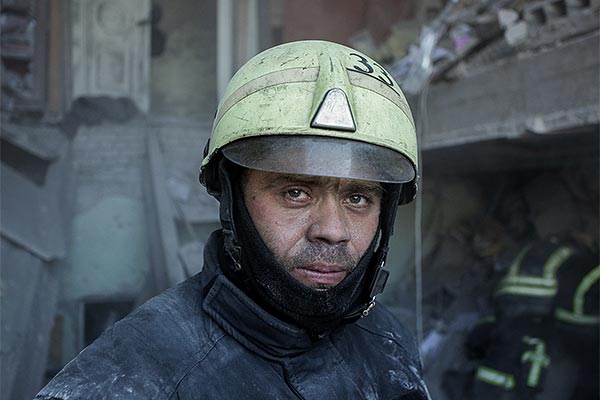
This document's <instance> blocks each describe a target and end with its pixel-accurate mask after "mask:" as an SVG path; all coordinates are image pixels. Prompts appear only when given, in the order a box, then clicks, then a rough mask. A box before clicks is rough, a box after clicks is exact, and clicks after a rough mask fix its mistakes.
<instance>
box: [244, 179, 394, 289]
mask: <svg viewBox="0 0 600 400" xmlns="http://www.w3.org/2000/svg"><path fill="white" fill-rule="evenodd" d="M243 188H244V200H245V202H246V207H247V208H248V211H249V213H250V217H251V218H252V221H253V223H254V225H255V226H256V228H257V230H258V232H259V234H260V236H261V238H262V239H263V241H264V242H265V243H266V245H267V247H268V248H269V250H270V251H271V252H272V253H273V255H274V256H275V259H276V260H277V262H278V263H279V264H280V265H282V266H283V267H284V268H285V269H286V271H288V272H289V273H290V274H291V275H292V276H293V277H294V278H296V279H297V280H298V281H300V282H301V283H303V284H304V285H306V286H309V287H312V288H315V289H326V288H329V287H332V286H335V285H337V284H338V283H340V282H341V281H342V280H343V279H344V277H346V275H348V273H349V272H350V271H352V270H353V269H354V268H355V267H356V265H357V264H358V261H359V260H360V258H361V257H362V256H363V254H364V253H365V251H366V250H367V249H368V247H369V245H370V244H371V241H372V240H373V238H374V236H375V234H376V232H377V226H378V222H379V212H380V207H381V197H382V193H383V189H382V187H381V185H380V184H378V183H376V182H369V181H361V180H353V179H341V178H329V177H316V176H306V175H289V174H278V173H272V172H264V171H257V170H247V171H246V173H245V175H244V179H243Z"/></svg>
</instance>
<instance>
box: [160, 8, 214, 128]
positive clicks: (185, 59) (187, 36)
mask: <svg viewBox="0 0 600 400" xmlns="http://www.w3.org/2000/svg"><path fill="white" fill-rule="evenodd" d="M156 7H157V8H158V9H160V10H161V14H162V17H161V18H160V19H159V20H158V21H157V23H156V24H155V25H156V26H155V28H156V29H158V30H159V31H161V32H162V33H163V34H164V38H165V47H164V51H163V52H162V53H161V54H159V55H156V56H154V57H153V58H152V61H151V79H150V81H151V83H150V86H151V113H152V114H155V115H168V116H171V117H185V118H192V119H211V118H212V116H213V115H214V112H215V109H216V106H217V88H216V76H217V75H216V69H217V65H216V54H217V53H216V45H215V43H216V42H217V37H216V32H217V30H216V24H217V22H216V21H217V18H216V15H217V10H216V1H214V0H210V1H201V2H197V1H193V0H175V1H174V0H158V1H155V8H156Z"/></svg>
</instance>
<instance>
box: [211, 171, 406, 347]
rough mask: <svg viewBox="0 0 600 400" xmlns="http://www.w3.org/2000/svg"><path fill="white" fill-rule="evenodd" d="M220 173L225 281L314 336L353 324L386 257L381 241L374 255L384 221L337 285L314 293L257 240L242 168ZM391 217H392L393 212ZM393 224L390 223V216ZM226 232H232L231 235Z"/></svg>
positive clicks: (383, 203)
mask: <svg viewBox="0 0 600 400" xmlns="http://www.w3.org/2000/svg"><path fill="white" fill-rule="evenodd" d="M221 171H222V174H221V175H222V176H221V187H222V189H224V190H223V196H222V198H221V220H222V223H223V225H224V233H225V235H226V236H228V235H229V238H227V237H226V238H225V249H224V250H225V253H226V254H227V255H228V256H229V259H230V260H233V262H230V263H228V265H226V266H223V267H224V268H223V271H224V273H225V275H226V276H227V277H228V278H229V279H230V280H231V281H232V282H233V283H234V284H235V285H236V286H238V287H239V288H240V289H242V290H243V291H244V292H246V294H248V295H249V296H250V297H251V298H252V299H253V300H254V301H256V302H257V303H258V304H259V305H260V306H261V307H263V308H264V309H266V310H267V311H268V312H270V313H271V314H273V315H274V316H276V317H278V318H280V319H282V320H284V321H286V322H291V323H293V324H295V325H297V326H299V327H302V328H304V329H306V330H307V331H308V332H309V333H311V334H312V335H319V334H321V333H324V332H326V331H328V330H331V329H333V328H334V327H336V326H338V325H340V324H341V323H342V321H344V320H348V321H352V320H355V319H356V318H357V315H353V317H352V318H350V317H349V314H350V313H352V311H353V310H356V309H359V310H360V311H363V310H364V309H365V308H366V304H367V303H368V301H369V300H370V298H369V296H370V292H371V287H370V285H371V281H373V280H374V279H373V274H372V273H370V272H373V271H374V270H375V269H376V268H374V267H373V264H374V263H376V264H379V263H380V262H381V259H383V258H384V257H385V253H387V240H385V241H384V242H385V245H384V247H385V248H384V249H381V248H380V251H377V252H375V248H376V247H377V245H378V244H380V246H379V247H381V243H379V242H381V240H379V238H380V237H382V229H381V226H382V221H385V220H386V218H384V217H382V216H380V223H379V227H378V229H377V233H376V234H375V237H374V238H373V240H372V242H371V244H370V246H369V248H368V249H367V250H366V252H365V254H364V255H363V256H362V258H361V259H360V261H359V262H358V264H357V266H356V267H355V268H354V269H353V270H352V271H351V272H350V273H349V274H348V275H347V276H346V277H345V278H344V279H343V280H342V281H341V282H340V283H339V284H337V285H335V286H334V287H331V288H328V289H326V290H316V289H312V288H310V287H308V286H306V285H304V284H302V283H301V282H299V281H297V280H296V279H295V278H294V277H293V276H292V275H291V274H289V273H288V272H287V271H286V270H285V268H284V267H283V266H282V265H280V264H279V263H278V262H277V261H276V260H275V257H274V256H273V254H272V253H271V251H270V250H269V248H268V247H267V245H266V244H265V242H264V241H263V240H262V238H261V237H260V234H259V233H258V231H257V229H256V227H255V225H254V223H253V222H252V219H251V217H250V214H249V212H248V209H247V208H246V204H245V202H244V196H243V192H242V188H241V182H240V181H241V170H240V168H239V167H237V166H235V165H232V164H231V163H228V162H226V161H225V162H224V163H223V164H222V165H221ZM393 192H395V191H393ZM384 197H385V195H384ZM396 201H397V200H396ZM227 203H229V205H228V204H227ZM396 204H397V203H396ZM384 205H385V202H384V201H382V211H381V212H382V215H386V216H387V217H388V218H389V215H388V214H389V213H385V212H384V208H383V207H384ZM392 213H393V214H395V210H394V211H393V212H392ZM391 218H392V223H393V216H392V217H391ZM234 221H235V223H234ZM226 227H231V230H229V229H227V228H226ZM388 237H389V235H388ZM228 240H229V241H230V243H229V244H228ZM383 284H385V282H384V283H383ZM383 284H382V285H383ZM381 290H382V288H381ZM354 314H356V313H354ZM358 315H360V312H359V313H358Z"/></svg>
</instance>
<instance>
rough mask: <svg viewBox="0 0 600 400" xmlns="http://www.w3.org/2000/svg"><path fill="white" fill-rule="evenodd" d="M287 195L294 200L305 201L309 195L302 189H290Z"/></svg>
mask: <svg viewBox="0 0 600 400" xmlns="http://www.w3.org/2000/svg"><path fill="white" fill-rule="evenodd" d="M286 194H287V195H288V196H289V197H290V198H292V199H294V200H304V199H306V198H307V197H308V194H306V192H305V191H304V190H302V189H288V190H287V192H286Z"/></svg>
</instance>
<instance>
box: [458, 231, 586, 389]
mask: <svg viewBox="0 0 600 400" xmlns="http://www.w3.org/2000/svg"><path fill="white" fill-rule="evenodd" d="M580 253H581V250H580V249H579V248H578V247H577V246H576V245H575V244H573V243H569V242H567V241H563V240H560V239H559V238H557V237H550V238H547V239H543V240H539V241H536V242H535V243H533V244H531V245H528V246H525V247H524V248H523V249H522V250H521V251H520V252H519V253H518V254H517V255H516V257H515V258H514V260H513V262H512V264H511V266H510V268H509V270H508V271H507V273H506V275H505V276H504V277H503V278H502V280H501V281H500V283H499V285H498V287H497V289H496V292H495V293H494V301H495V307H496V312H495V315H494V317H492V318H490V319H488V320H487V321H486V322H485V323H482V324H480V325H479V326H477V327H476V329H474V330H473V331H472V332H471V334H470V336H469V338H468V340H467V352H468V353H469V354H470V356H471V358H473V359H476V360H477V367H476V370H475V372H474V376H473V382H472V387H471V388H470V392H471V398H473V399H492V398H493V399H504V400H508V399H519V400H522V399H557V400H558V399H568V398H570V397H569V396H571V394H572V392H573V385H572V384H571V382H572V380H573V379H574V377H573V376H572V375H571V372H569V371H568V368H566V365H567V364H568V363H569V360H568V359H566V358H565V357H564V349H563V347H562V345H561V343H560V341H559V340H558V338H557V335H556V331H555V327H554V311H555V303H556V295H557V292H558V288H559V286H560V284H559V276H560V275H559V273H565V274H568V273H570V270H571V269H572V268H573V266H574V265H577V264H580V263H581V262H580V261H581V258H580V256H579V255H580ZM567 358H568V357H567ZM559 372H560V373H559Z"/></svg>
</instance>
